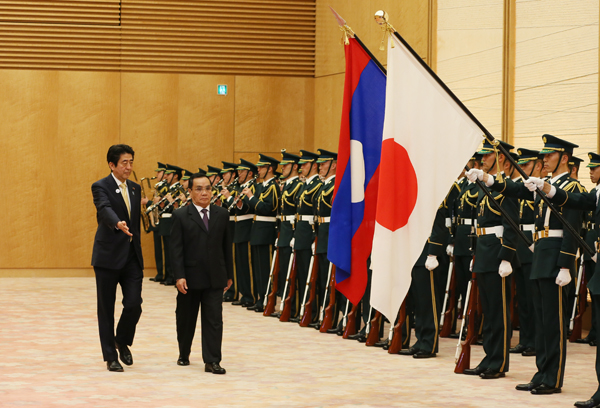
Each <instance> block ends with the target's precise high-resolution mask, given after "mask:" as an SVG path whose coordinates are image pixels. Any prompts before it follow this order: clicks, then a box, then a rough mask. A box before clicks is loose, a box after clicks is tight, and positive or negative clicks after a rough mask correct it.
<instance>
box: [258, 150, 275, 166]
mask: <svg viewBox="0 0 600 408" xmlns="http://www.w3.org/2000/svg"><path fill="white" fill-rule="evenodd" d="M256 166H257V167H261V166H273V167H275V168H277V166H279V160H277V159H274V158H272V157H269V156H267V155H264V154H262V153H259V154H258V162H257V163H256Z"/></svg>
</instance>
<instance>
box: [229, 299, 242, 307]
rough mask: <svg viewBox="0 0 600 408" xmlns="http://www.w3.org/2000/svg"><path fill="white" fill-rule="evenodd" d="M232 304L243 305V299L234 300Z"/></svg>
mask: <svg viewBox="0 0 600 408" xmlns="http://www.w3.org/2000/svg"><path fill="white" fill-rule="evenodd" d="M231 304H232V305H233V306H241V305H242V301H241V300H234V301H233V302H231Z"/></svg>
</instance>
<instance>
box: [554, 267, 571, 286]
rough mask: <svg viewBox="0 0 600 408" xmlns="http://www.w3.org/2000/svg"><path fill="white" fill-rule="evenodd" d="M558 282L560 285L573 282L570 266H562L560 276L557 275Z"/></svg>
mask: <svg viewBox="0 0 600 408" xmlns="http://www.w3.org/2000/svg"><path fill="white" fill-rule="evenodd" d="M555 282H556V284H557V285H558V286H565V285H566V284H568V283H569V282H571V272H569V269H568V268H560V272H558V276H557V277H556V281H555Z"/></svg>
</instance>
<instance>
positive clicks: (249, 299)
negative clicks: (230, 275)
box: [233, 159, 258, 307]
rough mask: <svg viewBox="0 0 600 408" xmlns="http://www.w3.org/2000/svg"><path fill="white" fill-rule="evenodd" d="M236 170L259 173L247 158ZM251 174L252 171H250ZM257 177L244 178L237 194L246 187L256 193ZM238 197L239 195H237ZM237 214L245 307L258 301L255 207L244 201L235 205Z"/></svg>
mask: <svg viewBox="0 0 600 408" xmlns="http://www.w3.org/2000/svg"><path fill="white" fill-rule="evenodd" d="M236 170H237V171H238V174H239V173H240V171H242V170H249V171H251V172H252V173H253V174H254V175H256V174H257V171H258V169H257V167H256V166H255V165H254V164H253V163H250V162H249V161H247V160H244V159H240V165H238V166H237V168H236ZM248 174H250V173H248ZM254 180H255V178H250V176H249V179H247V180H244V182H243V184H241V185H239V186H238V187H237V188H236V190H237V192H236V195H237V196H239V194H241V192H242V190H243V189H244V188H246V187H248V188H250V190H251V191H252V192H253V193H256V187H255V183H254ZM236 199H237V197H236ZM233 211H234V215H235V230H234V234H233V244H234V248H235V270H236V277H237V282H238V291H239V293H241V294H242V296H241V298H240V300H239V301H238V302H234V303H233V304H238V305H241V306H243V307H248V306H252V305H254V304H255V303H256V299H257V296H256V288H255V287H254V278H253V277H252V269H251V268H250V265H251V262H250V251H249V246H250V236H251V231H252V221H253V219H254V209H253V208H251V207H250V206H249V205H248V204H247V203H244V202H243V201H242V208H238V207H237V206H234V207H233Z"/></svg>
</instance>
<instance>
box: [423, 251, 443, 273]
mask: <svg viewBox="0 0 600 408" xmlns="http://www.w3.org/2000/svg"><path fill="white" fill-rule="evenodd" d="M439 265H440V263H439V262H438V260H437V256H435V255H427V260H426V261H425V268H427V270H428V271H433V270H434V269H435V268H437V267H438V266H439Z"/></svg>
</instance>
